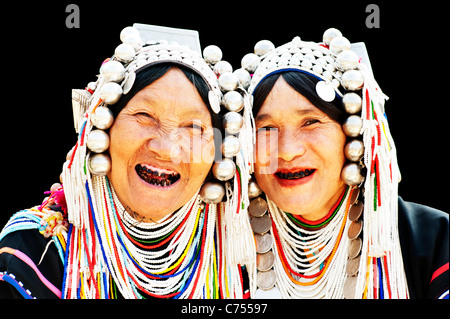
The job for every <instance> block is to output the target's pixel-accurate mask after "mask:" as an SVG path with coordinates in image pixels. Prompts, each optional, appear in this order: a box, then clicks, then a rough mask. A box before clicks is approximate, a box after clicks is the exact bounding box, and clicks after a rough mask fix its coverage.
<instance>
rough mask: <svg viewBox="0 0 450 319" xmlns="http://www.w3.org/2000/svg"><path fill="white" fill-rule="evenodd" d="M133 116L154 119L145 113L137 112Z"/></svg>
mask: <svg viewBox="0 0 450 319" xmlns="http://www.w3.org/2000/svg"><path fill="white" fill-rule="evenodd" d="M135 116H138V117H144V118H150V119H153V118H154V117H153V116H151V115H150V114H148V113H145V112H139V113H136V114H135Z"/></svg>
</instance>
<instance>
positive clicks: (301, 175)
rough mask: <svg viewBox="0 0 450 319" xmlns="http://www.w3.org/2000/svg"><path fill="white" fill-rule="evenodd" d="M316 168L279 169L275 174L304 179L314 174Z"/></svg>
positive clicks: (282, 177) (283, 177) (279, 176)
mask: <svg viewBox="0 0 450 319" xmlns="http://www.w3.org/2000/svg"><path fill="white" fill-rule="evenodd" d="M315 171H316V170H315V169H304V170H297V171H282V170H280V171H277V172H276V173H275V175H276V176H277V177H278V178H280V179H287V180H292V179H302V178H305V177H308V176H309V175H312V174H313V173H314V172H315Z"/></svg>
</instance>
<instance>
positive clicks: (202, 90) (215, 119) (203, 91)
mask: <svg viewBox="0 0 450 319" xmlns="http://www.w3.org/2000/svg"><path fill="white" fill-rule="evenodd" d="M172 67H176V68H178V69H180V70H181V71H182V72H183V73H184V75H186V77H187V78H188V79H189V81H191V82H192V84H193V85H194V86H195V88H196V89H197V91H198V93H199V94H200V97H201V98H202V100H203V102H204V103H205V104H206V106H207V108H208V110H209V113H210V114H211V122H212V125H213V127H214V128H217V129H220V130H221V131H222V124H221V121H220V117H219V115H218V114H216V113H214V112H213V111H212V109H211V105H210V104H209V99H208V92H209V91H210V89H209V87H208V85H207V84H206V82H205V80H204V79H203V78H202V77H201V75H200V74H198V73H196V72H195V71H193V70H192V69H190V68H188V67H185V66H183V65H179V64H175V63H160V64H155V65H152V66H149V67H147V68H144V69H142V70H138V72H136V80H135V81H134V84H133V87H132V88H131V90H130V91H129V92H128V93H127V94H124V95H122V96H121V98H120V99H119V101H117V103H115V104H113V105H111V106H109V108H110V110H111V111H112V112H113V114H114V118H116V117H117V115H118V114H119V113H120V111H122V109H123V108H124V107H125V105H127V103H128V102H129V101H130V100H131V99H132V98H133V97H134V96H135V95H136V94H137V93H138V92H139V91H140V90H142V89H143V88H145V87H146V86H148V85H150V84H152V83H153V82H155V81H156V80H158V79H159V78H161V77H162V76H163V75H164V74H166V73H167V72H168V71H169V70H170V69H171V68H172Z"/></svg>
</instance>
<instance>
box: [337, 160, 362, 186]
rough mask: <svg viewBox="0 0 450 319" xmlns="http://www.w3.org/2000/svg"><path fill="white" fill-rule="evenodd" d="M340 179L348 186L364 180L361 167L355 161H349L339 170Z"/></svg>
mask: <svg viewBox="0 0 450 319" xmlns="http://www.w3.org/2000/svg"><path fill="white" fill-rule="evenodd" d="M341 179H342V181H343V182H344V183H345V184H347V185H350V186H356V185H359V184H361V183H362V182H363V181H364V177H363V176H362V175H361V168H360V167H359V165H358V164H356V163H350V164H347V165H345V166H344V168H343V169H342V172H341Z"/></svg>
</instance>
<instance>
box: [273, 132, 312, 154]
mask: <svg viewBox="0 0 450 319" xmlns="http://www.w3.org/2000/svg"><path fill="white" fill-rule="evenodd" d="M305 153H306V146H305V141H304V139H303V138H302V136H301V135H299V134H295V133H294V132H292V131H290V130H281V131H280V132H278V158H279V159H282V160H284V161H286V162H290V161H292V160H293V159H294V158H296V157H298V156H302V155H304V154H305Z"/></svg>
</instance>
